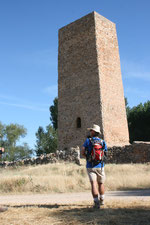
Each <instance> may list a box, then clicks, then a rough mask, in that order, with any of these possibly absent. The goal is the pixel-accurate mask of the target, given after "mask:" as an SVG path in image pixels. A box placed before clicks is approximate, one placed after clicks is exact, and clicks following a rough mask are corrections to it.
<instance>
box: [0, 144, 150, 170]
mask: <svg viewBox="0 0 150 225" xmlns="http://www.w3.org/2000/svg"><path fill="white" fill-rule="evenodd" d="M56 162H74V163H76V164H78V165H80V149H79V148H78V147H77V148H70V149H69V150H66V151H65V150H64V151H56V153H50V154H47V155H41V156H39V157H36V158H29V159H24V160H19V161H13V162H7V161H5V162H0V167H2V168H6V167H17V166H28V165H39V164H47V163H56ZM148 162H149V163H150V142H134V143H133V144H132V145H126V146H124V147H117V146H114V147H111V148H108V157H107V163H116V164H119V163H120V164H123V163H148Z"/></svg>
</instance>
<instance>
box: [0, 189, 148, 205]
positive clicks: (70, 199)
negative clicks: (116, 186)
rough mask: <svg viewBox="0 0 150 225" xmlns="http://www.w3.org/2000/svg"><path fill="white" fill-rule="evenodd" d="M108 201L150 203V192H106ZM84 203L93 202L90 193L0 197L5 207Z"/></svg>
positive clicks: (0, 201) (0, 202)
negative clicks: (140, 201) (141, 201)
mask: <svg viewBox="0 0 150 225" xmlns="http://www.w3.org/2000/svg"><path fill="white" fill-rule="evenodd" d="M106 199H107V200H109V199H110V200H115V199H120V200H124V201H126V200H128V201H129V200H132V201H133V200H143V201H150V190H136V191H133V190H132V191H111V192H106ZM83 201H92V196H91V193H90V192H82V193H81V192H79V193H62V194H60V193H57V194H34V195H32V194H31V195H3V196H0V204H3V205H44V204H50V205H51V204H74V203H76V202H83Z"/></svg>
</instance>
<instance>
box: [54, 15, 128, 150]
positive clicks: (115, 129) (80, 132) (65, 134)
mask: <svg viewBox="0 0 150 225" xmlns="http://www.w3.org/2000/svg"><path fill="white" fill-rule="evenodd" d="M58 74H59V76H58V99H59V100H58V138H59V149H64V148H70V147H75V146H77V145H79V146H80V147H81V145H82V144H83V142H84V140H85V136H86V128H87V127H91V126H92V124H93V123H95V124H98V125H100V127H101V132H102V138H104V139H105V140H106V142H107V144H108V146H123V145H125V144H128V143H129V135H128V127H127V119H126V112H125V102H124V93H123V85H122V78H121V70H120V59H119V51H118V42H117V35H116V28H115V24H114V23H112V22H111V21H109V20H107V19H106V18H104V17H102V16H100V15H99V14H97V13H96V12H92V13H90V14H88V15H87V16H84V17H83V18H81V19H79V20H77V21H75V22H73V23H71V24H69V25H67V26H65V27H63V28H61V29H60V30H59V53H58Z"/></svg>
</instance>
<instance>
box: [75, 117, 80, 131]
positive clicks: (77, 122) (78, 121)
mask: <svg viewBox="0 0 150 225" xmlns="http://www.w3.org/2000/svg"><path fill="white" fill-rule="evenodd" d="M76 124H77V128H81V118H80V117H78V118H77V121H76Z"/></svg>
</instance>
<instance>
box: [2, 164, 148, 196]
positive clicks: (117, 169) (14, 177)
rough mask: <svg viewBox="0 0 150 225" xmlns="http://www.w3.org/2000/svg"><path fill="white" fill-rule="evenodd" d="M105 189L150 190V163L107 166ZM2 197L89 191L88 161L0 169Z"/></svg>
mask: <svg viewBox="0 0 150 225" xmlns="http://www.w3.org/2000/svg"><path fill="white" fill-rule="evenodd" d="M105 172H106V177H107V179H106V184H105V187H106V190H107V191H108V190H111V191H113V190H128V189H145V188H149V187H150V179H149V178H150V164H124V165H115V164H109V165H106V167H105ZM0 174H1V179H0V194H17V193H19V194H21V193H53V192H57V193H61V192H80V191H87V190H89V189H90V184H89V180H88V176H87V173H86V169H85V161H84V160H82V166H78V165H75V164H72V163H66V164H65V163H62V164H47V165H39V166H34V167H33V166H30V167H18V168H14V169H10V168H7V169H0Z"/></svg>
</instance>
